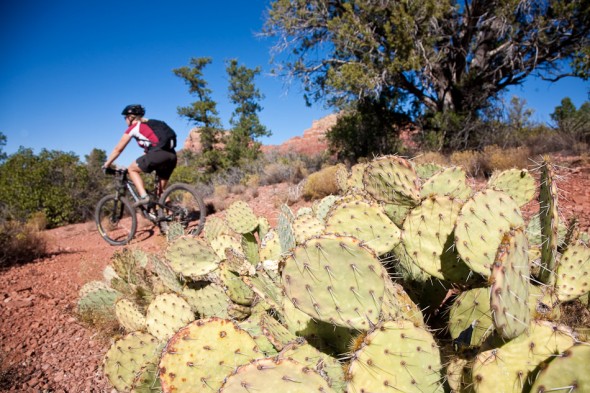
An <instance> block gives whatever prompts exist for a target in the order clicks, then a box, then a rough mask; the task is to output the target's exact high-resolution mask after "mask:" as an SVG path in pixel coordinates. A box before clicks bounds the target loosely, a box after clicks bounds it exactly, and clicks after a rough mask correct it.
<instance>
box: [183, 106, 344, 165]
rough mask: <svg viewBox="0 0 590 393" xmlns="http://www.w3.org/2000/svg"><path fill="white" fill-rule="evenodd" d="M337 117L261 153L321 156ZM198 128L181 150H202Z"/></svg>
mask: <svg viewBox="0 0 590 393" xmlns="http://www.w3.org/2000/svg"><path fill="white" fill-rule="evenodd" d="M336 119H337V115H336V114H333V115H328V116H326V117H324V118H322V119H320V120H314V121H313V123H312V124H311V128H308V129H307V130H305V131H303V136H295V137H293V138H291V139H288V140H286V141H285V142H283V143H282V144H280V145H263V146H262V151H263V152H265V153H267V152H278V153H288V152H291V153H298V154H304V155H309V156H313V155H317V154H321V153H323V152H324V151H326V149H327V148H328V142H327V141H326V139H325V135H326V132H327V131H328V130H329V129H330V128H332V127H333V126H334V125H335V124H336ZM200 136H201V135H200V133H199V129H198V128H193V129H192V130H191V131H190V132H189V135H188V137H187V138H186V140H185V141H184V145H183V149H186V150H190V151H194V152H196V153H198V152H200V151H201V150H202V146H201V138H200Z"/></svg>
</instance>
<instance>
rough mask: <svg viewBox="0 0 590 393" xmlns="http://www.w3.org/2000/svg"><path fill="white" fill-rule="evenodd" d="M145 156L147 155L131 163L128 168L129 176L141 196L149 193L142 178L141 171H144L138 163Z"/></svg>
mask: <svg viewBox="0 0 590 393" xmlns="http://www.w3.org/2000/svg"><path fill="white" fill-rule="evenodd" d="M143 157H145V156H142V157H140V158H138V159H137V161H134V162H132V163H131V165H129V168H127V170H128V174H129V178H130V179H131V181H132V182H133V184H134V185H135V188H136V189H137V193H138V194H139V196H140V197H142V196H144V195H146V194H147V192H146V191H145V186H144V185H143V179H142V178H141V173H142V172H144V171H143V170H142V168H141V167H140V166H139V165H138V163H137V162H138V161H140V160H141V158H143Z"/></svg>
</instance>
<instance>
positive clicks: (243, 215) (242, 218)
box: [225, 201, 258, 234]
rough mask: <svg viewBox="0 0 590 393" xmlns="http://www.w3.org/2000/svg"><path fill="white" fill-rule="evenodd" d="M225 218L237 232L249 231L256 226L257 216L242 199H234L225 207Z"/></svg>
mask: <svg viewBox="0 0 590 393" xmlns="http://www.w3.org/2000/svg"><path fill="white" fill-rule="evenodd" d="M225 219H226V221H227V224H228V225H229V227H230V228H231V229H233V230H234V231H235V232H237V233H241V234H244V233H251V232H253V231H254V230H255V229H256V228H257V227H258V218H257V217H256V215H255V214H254V211H253V210H252V208H251V207H250V206H249V205H248V204H247V203H246V202H244V201H235V202H233V203H232V204H231V205H229V207H228V208H227V210H226V212H225Z"/></svg>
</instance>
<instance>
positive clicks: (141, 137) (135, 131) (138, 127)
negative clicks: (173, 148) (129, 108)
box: [125, 122, 159, 151]
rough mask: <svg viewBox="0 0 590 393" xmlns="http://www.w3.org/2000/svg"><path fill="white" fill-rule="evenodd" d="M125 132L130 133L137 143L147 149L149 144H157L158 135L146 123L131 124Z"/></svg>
mask: <svg viewBox="0 0 590 393" xmlns="http://www.w3.org/2000/svg"><path fill="white" fill-rule="evenodd" d="M125 134H129V135H131V136H132V137H133V138H135V140H136V141H137V144H138V145H139V146H140V147H142V148H143V150H144V151H147V150H148V149H149V147H150V146H156V145H157V144H158V141H159V139H158V137H157V136H156V134H155V133H154V130H152V129H151V128H150V126H148V125H147V123H142V122H137V123H134V124H131V126H130V127H129V128H128V129H127V130H125Z"/></svg>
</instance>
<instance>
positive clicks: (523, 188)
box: [488, 169, 536, 206]
mask: <svg viewBox="0 0 590 393" xmlns="http://www.w3.org/2000/svg"><path fill="white" fill-rule="evenodd" d="M488 188H493V189H495V190H498V191H504V192H505V193H506V194H508V195H510V196H511V197H512V199H514V201H515V202H516V204H517V205H518V206H524V205H526V204H527V203H529V202H530V201H531V200H532V199H533V197H534V196H535V191H536V185H535V179H534V178H533V176H531V174H530V173H529V171H527V170H526V169H508V170H506V171H501V172H500V171H496V172H494V173H493V174H492V177H491V178H490V180H489V181H488Z"/></svg>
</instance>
